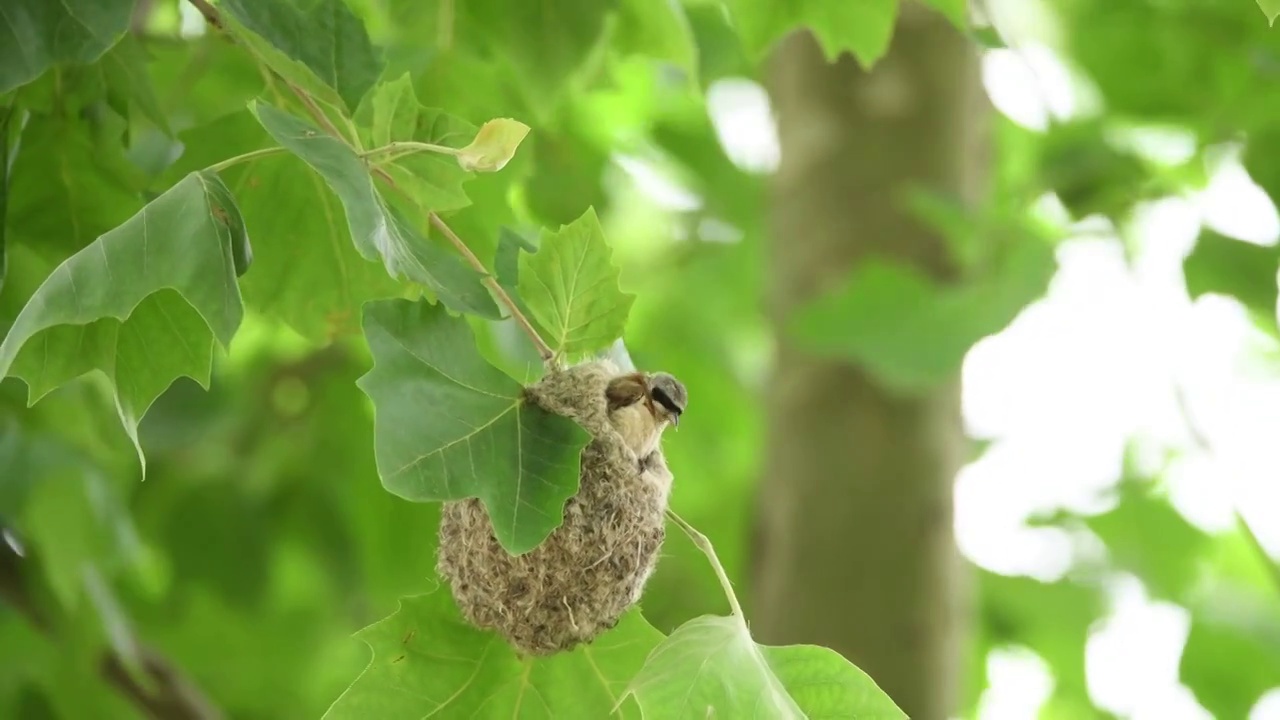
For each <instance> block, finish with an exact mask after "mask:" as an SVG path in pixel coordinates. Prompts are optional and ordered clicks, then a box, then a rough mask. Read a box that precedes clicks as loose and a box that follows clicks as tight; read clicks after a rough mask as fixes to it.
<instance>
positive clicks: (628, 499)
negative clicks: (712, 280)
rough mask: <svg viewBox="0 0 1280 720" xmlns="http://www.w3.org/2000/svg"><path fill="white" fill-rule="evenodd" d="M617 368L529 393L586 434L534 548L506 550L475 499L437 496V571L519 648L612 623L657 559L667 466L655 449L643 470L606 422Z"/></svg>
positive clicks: (468, 612) (568, 639)
mask: <svg viewBox="0 0 1280 720" xmlns="http://www.w3.org/2000/svg"><path fill="white" fill-rule="evenodd" d="M618 374H619V371H618V369H617V368H616V367H615V366H614V365H613V364H612V363H610V362H608V361H605V360H599V361H593V362H588V363H583V364H580V365H576V366H574V367H571V368H569V369H567V370H563V371H553V372H551V373H549V374H548V375H547V376H546V377H544V378H543V379H542V380H540V381H539V382H538V383H536V384H534V385H532V386H530V387H529V388H528V389H527V391H526V392H527V394H528V399H529V401H530V402H532V403H534V404H536V405H538V406H539V407H542V408H544V409H546V410H548V411H550V412H553V413H556V414H558V415H564V416H568V417H570V418H572V419H573V420H575V421H577V422H578V423H579V424H580V425H582V427H584V428H585V429H586V430H587V431H588V432H590V433H591V435H592V437H593V440H592V441H591V443H590V444H589V445H587V447H586V449H585V450H583V452H582V460H581V485H580V487H579V490H578V494H577V495H575V496H574V497H572V498H570V499H569V500H568V502H567V503H566V504H565V508H564V523H563V524H562V525H561V526H560V527H558V528H556V530H555V531H554V532H552V533H551V535H550V536H549V537H548V538H547V539H546V540H545V541H544V542H543V543H542V544H541V545H539V546H538V547H537V548H535V549H534V550H532V551H530V552H527V553H525V554H523V555H519V556H512V555H511V554H509V553H508V552H507V551H506V550H504V549H503V548H502V546H501V545H499V544H498V541H497V539H495V537H494V533H493V526H492V525H491V524H490V521H489V515H488V513H487V512H486V511H485V509H484V505H483V504H481V502H480V501H479V500H478V499H474V498H472V499H468V500H460V501H454V502H446V503H444V507H443V512H442V516H441V521H440V548H439V554H438V556H437V562H436V568H437V571H438V572H439V573H440V576H441V577H443V578H444V579H445V580H446V581H448V582H449V584H450V585H451V587H452V589H453V597H454V599H455V600H456V601H457V604H458V607H459V608H460V609H461V610H462V614H463V616H464V617H466V618H467V620H468V621H470V622H471V623H472V624H474V625H476V626H477V627H480V628H484V629H492V630H496V631H497V632H499V633H500V634H502V635H503V636H504V637H506V638H507V640H508V641H509V642H510V643H511V645H512V646H513V647H515V648H516V649H517V650H518V651H520V652H522V653H524V654H528V655H549V654H552V653H555V652H559V651H562V650H569V649H571V648H573V647H575V646H577V645H579V644H581V643H587V642H590V641H592V640H593V639H595V638H596V637H597V636H598V635H600V634H601V633H602V632H604V631H606V630H608V629H610V628H612V627H613V626H614V625H616V624H617V622H618V619H619V617H621V615H622V614H623V613H624V612H626V610H627V609H628V608H630V607H631V606H632V605H634V604H635V603H636V601H638V600H639V599H640V595H641V592H642V591H643V589H644V584H645V582H646V581H647V580H648V579H649V576H650V575H651V574H652V573H653V569H654V565H655V564H656V562H657V559H658V552H659V550H660V549H661V547H662V541H663V538H664V536H665V528H664V512H665V511H666V503H667V494H668V491H669V489H670V485H671V473H670V471H669V470H668V469H667V465H666V461H665V459H664V458H663V457H662V452H661V450H660V449H659V450H658V451H657V452H655V453H654V455H653V456H651V457H650V458H649V460H648V461H647V462H646V463H645V464H644V467H643V469H641V467H640V464H639V463H638V462H637V460H636V457H635V455H634V453H632V452H631V451H630V450H629V449H628V448H627V447H626V446H625V444H624V443H623V440H622V437H621V435H619V434H618V432H617V431H616V430H615V429H614V428H613V427H612V426H611V425H610V422H609V419H608V418H609V415H608V412H607V408H606V405H605V387H606V385H607V384H608V382H609V380H610V379H611V378H613V377H615V376H616V375H618Z"/></svg>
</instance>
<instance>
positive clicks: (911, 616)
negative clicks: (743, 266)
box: [751, 3, 987, 720]
mask: <svg viewBox="0 0 1280 720" xmlns="http://www.w3.org/2000/svg"><path fill="white" fill-rule="evenodd" d="M767 82H768V87H769V92H770V95H771V98H772V101H773V106H774V111H775V113H776V116H777V121H778V130H779V136H780V142H781V148H782V159H781V164H780V167H779V169H778V172H777V175H776V177H775V179H774V181H773V185H772V198H771V203H772V218H771V223H772V228H771V230H772V243H771V252H770V261H771V264H770V270H771V273H772V277H771V287H770V290H769V293H770V298H769V308H768V310H769V313H770V315H771V322H772V323H773V325H774V329H775V330H776V332H777V338H778V343H779V346H778V351H777V357H776V364H775V368H776V369H775V370H774V374H773V378H772V382H770V383H769V389H768V395H767V398H766V399H765V403H766V414H767V417H768V418H769V429H768V448H767V451H766V459H765V476H764V478H763V481H762V488H761V494H760V508H759V517H758V524H757V531H758V534H757V538H756V539H757V542H758V547H757V554H756V565H755V567H754V577H753V583H754V592H753V603H752V605H753V608H752V613H751V614H752V629H753V630H754V631H755V633H756V635H757V638H758V639H759V640H760V641H761V642H766V643H770V644H782V643H818V644H822V645H827V646H829V647H832V648H834V649H835V650H837V651H838V652H840V653H841V654H843V655H844V656H845V657H847V658H848V659H849V660H851V661H852V662H854V663H855V664H857V665H858V666H859V667H861V668H862V669H863V670H865V671H866V672H867V673H869V674H870V675H871V676H872V677H873V678H874V679H875V680H876V682H877V683H878V684H879V685H880V686H881V687H882V688H883V689H884V690H885V691H886V692H888V693H889V694H890V695H891V696H892V697H893V698H894V700H895V701H897V703H898V705H899V706H900V707H901V708H902V709H903V710H904V711H905V712H906V713H907V714H908V715H909V716H910V717H911V718H913V720H942V719H944V718H947V717H950V716H952V715H953V714H954V713H957V712H959V710H960V708H959V707H958V703H959V695H960V689H961V677H960V668H961V666H962V660H963V653H964V651H965V642H966V639H967V636H966V632H965V626H966V622H965V618H966V616H967V608H968V599H967V598H968V591H967V588H966V582H965V573H964V570H963V564H962V562H961V559H960V557H959V555H958V553H957V550H956V547H955V542H954V536H953V534H952V480H953V478H954V476H955V473H956V472H957V470H958V469H959V468H960V466H961V464H962V463H963V462H964V458H965V441H964V435H963V428H962V424H961V418H960V406H959V398H960V392H959V390H960V386H959V378H958V377H956V378H955V379H954V380H953V381H952V382H950V383H949V384H947V385H946V386H945V387H942V388H938V389H936V390H935V391H933V392H931V393H929V394H928V395H926V396H921V397H902V396H898V395H895V394H893V393H891V392H888V391H887V390H885V389H883V388H882V387H881V386H880V385H878V384H877V383H876V381H875V380H874V378H872V377H870V376H869V375H868V374H867V373H865V372H864V371H863V370H861V369H860V368H859V367H857V366H856V365H854V364H851V363H847V362H842V361H835V360H830V359H824V358H819V357H814V356H811V355H809V354H807V353H805V352H804V351H802V350H801V349H799V348H797V347H795V346H794V345H793V344H791V343H790V342H789V341H788V336H787V333H786V324H787V321H788V318H789V317H790V316H791V314H792V312H793V310H795V309H796V307H797V306H799V305H801V304H803V303H805V302H806V301H808V300H810V299H812V298H813V297H814V296H815V295H816V294H817V293H819V292H821V291H823V290H825V289H827V288H830V287H831V286H832V284H833V283H836V282H838V281H840V280H841V279H843V278H845V277H847V275H848V273H849V272H850V270H851V269H852V268H853V267H854V266H855V265H856V264H857V263H858V262H860V261H862V260H864V259H866V258H868V257H869V256H872V255H877V256H889V257H892V258H895V259H897V260H900V261H903V262H907V263H911V264H913V265H915V266H916V267H918V268H921V269H923V270H925V271H926V272H928V273H930V274H931V275H932V276H934V277H937V278H940V279H945V278H949V277H951V275H952V273H953V268H952V267H951V265H950V263H949V261H948V258H947V253H946V251H945V247H944V245H943V241H942V239H941V238H940V237H938V236H937V235H936V234H935V233H933V232H932V231H930V230H929V229H928V228H926V227H924V226H923V225H922V224H921V223H920V222H918V221H916V220H914V219H913V218H912V217H910V216H909V214H908V213H907V211H906V210H905V209H904V206H903V205H902V203H901V201H900V197H901V196H900V193H901V192H902V191H904V190H905V189H906V186H907V184H908V183H918V184H921V185H923V186H925V187H928V188H930V189H933V190H936V191H940V192H944V193H949V194H952V195H959V196H961V197H962V198H964V199H966V200H967V201H972V200H974V199H975V198H976V197H977V196H978V195H979V194H980V193H981V191H982V187H981V186H982V180H983V177H984V174H985V168H986V166H987V161H986V158H985V155H986V143H985V142H984V140H985V138H984V135H985V131H986V129H987V128H986V125H985V122H984V119H985V118H986V117H987V105H986V99H985V95H984V94H983V91H982V87H981V83H980V80H979V73H978V55H977V51H976V49H975V48H974V46H973V45H972V44H971V43H970V42H969V41H968V40H967V39H966V38H964V37H963V36H962V35H961V34H960V33H958V32H957V31H956V30H955V29H954V28H952V27H951V26H950V25H948V24H947V23H946V21H945V20H944V19H943V18H942V17H941V16H939V15H937V14H936V13H932V12H929V11H924V10H921V9H919V8H917V7H915V6H914V5H911V4H910V3H904V5H903V8H902V14H901V18H900V20H899V23H898V27H897V29H896V31H895V36H894V40H893V44H892V47H891V48H890V52H889V54H888V55H887V56H886V57H885V58H884V59H883V60H882V61H881V62H880V63H879V64H878V65H877V66H876V67H875V68H874V69H873V71H872V72H870V73H866V72H864V71H862V70H861V69H860V68H859V67H858V65H857V64H856V62H855V61H854V60H853V59H852V58H851V57H849V56H848V55H845V56H843V57H842V58H841V59H840V60H839V61H838V62H836V63H835V64H833V65H828V64H827V63H826V62H825V61H824V59H823V57H822V54H821V51H820V50H819V48H818V45H817V43H816V42H815V40H814V39H813V37H812V36H811V35H810V34H808V33H807V32H804V33H796V34H794V35H792V36H791V37H789V38H787V39H786V40H785V41H784V42H783V43H782V44H781V45H780V46H779V48H778V49H777V51H776V53H775V55H774V57H773V58H772V59H771V61H770V67H769V72H768V80H767Z"/></svg>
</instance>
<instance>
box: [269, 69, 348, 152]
mask: <svg viewBox="0 0 1280 720" xmlns="http://www.w3.org/2000/svg"><path fill="white" fill-rule="evenodd" d="M284 84H285V85H288V86H289V89H290V90H292V91H293V94H294V95H297V96H298V100H300V101H302V104H303V105H304V106H306V108H307V112H309V113H311V117H313V118H315V119H316V122H318V123H320V126H321V127H323V128H324V130H325V132H327V133H329V134H330V135H332V136H334V137H336V138H338V139H339V140H342V141H343V142H346V141H347V140H346V137H345V136H343V134H342V133H341V132H339V131H338V126H336V125H334V124H333V121H332V120H330V119H329V116H328V115H325V114H324V110H321V109H320V106H319V105H317V104H316V101H315V98H313V97H311V95H310V93H308V92H307V91H306V90H303V89H302V88H300V87H298V86H297V85H294V84H293V83H291V82H289V81H288V80H287V79H286V80H285V81H284Z"/></svg>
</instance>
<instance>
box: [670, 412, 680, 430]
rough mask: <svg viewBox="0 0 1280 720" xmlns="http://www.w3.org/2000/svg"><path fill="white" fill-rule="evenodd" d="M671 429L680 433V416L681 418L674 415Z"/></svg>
mask: <svg viewBox="0 0 1280 720" xmlns="http://www.w3.org/2000/svg"><path fill="white" fill-rule="evenodd" d="M671 427H673V428H675V429H676V430H677V431H679V430H680V416H679V415H675V414H672V416H671Z"/></svg>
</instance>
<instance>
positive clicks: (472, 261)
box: [187, 0, 555, 364]
mask: <svg viewBox="0 0 1280 720" xmlns="http://www.w3.org/2000/svg"><path fill="white" fill-rule="evenodd" d="M187 1H188V2H190V3H191V4H192V5H193V6H195V8H196V9H197V10H199V11H200V14H201V15H203V16H204V19H205V20H206V21H207V22H208V23H209V24H210V25H212V26H213V27H215V28H217V29H219V30H223V31H225V30H226V23H224V22H223V20H222V16H221V15H219V14H218V10H217V9H216V8H214V7H213V6H212V5H210V4H209V3H208V0H187ZM274 74H275V75H276V76H277V77H279V74H278V73H274ZM280 79H281V80H282V81H283V82H284V83H285V85H287V86H288V87H289V89H290V90H292V91H293V94H294V95H296V96H298V100H299V101H301V102H302V104H303V106H304V107H305V108H306V109H307V112H308V113H309V114H310V115H311V117H312V118H313V119H314V120H315V121H316V122H317V123H319V124H320V126H321V127H322V128H324V131H325V132H327V133H328V134H329V135H331V136H333V137H335V138H337V139H339V140H341V141H343V142H344V143H347V139H346V138H344V137H343V136H342V133H341V132H339V131H338V128H337V127H336V126H335V125H334V124H333V122H332V121H331V120H329V116H328V115H325V113H324V111H323V110H321V109H320V106H319V105H317V104H316V101H315V98H313V97H311V95H310V94H308V93H307V91H306V90H304V89H302V88H300V87H298V86H297V85H295V84H293V83H292V82H289V80H288V79H286V78H283V77H282V78H280ZM348 144H349V143H348ZM369 169H370V171H371V172H372V173H373V174H374V175H376V176H378V177H379V178H381V179H382V181H383V182H385V183H386V184H387V185H388V186H389V187H391V188H392V189H394V190H396V191H397V192H400V193H401V194H402V195H405V196H406V197H408V195H407V193H405V192H404V190H403V189H401V188H400V186H399V185H397V184H396V181H395V178H393V177H391V175H389V174H388V173H387V172H386V171H385V170H383V169H382V168H378V167H370V168H369ZM427 217H428V219H429V220H430V222H431V226H432V227H434V228H435V229H436V230H437V231H439V232H440V234H442V235H444V236H445V238H446V239H448V240H449V242H450V243H452V244H453V247H454V248H455V249H456V250H457V251H458V252H459V253H461V254H462V257H464V258H465V259H466V261H467V263H468V264H469V265H471V267H472V268H474V269H475V270H476V271H478V272H480V273H481V274H483V275H484V280H483V281H482V282H483V283H484V285H485V287H487V288H489V290H490V291H492V292H493V294H494V295H495V296H496V297H497V298H498V301H499V302H501V303H502V304H503V305H505V306H506V307H507V311H508V312H509V313H511V317H512V319H514V320H515V321H516V324H517V325H519V326H520V329H521V330H523V331H524V333H525V334H526V335H528V336H529V340H530V342H532V343H533V346H534V347H535V348H537V350H538V355H540V356H541V357H542V361H543V363H546V364H550V363H552V362H553V361H554V360H555V352H554V351H553V350H552V349H551V347H550V346H549V345H547V341H546V340H543V339H542V336H541V335H539V334H538V331H537V330H536V329H534V327H533V324H532V323H530V322H529V319H528V318H526V317H525V316H524V313H522V312H520V308H519V307H517V306H516V304H515V301H514V300H512V299H511V296H510V295H508V294H507V291H506V290H505V289H503V287H502V286H501V285H499V284H498V281H497V279H496V278H494V277H493V274H492V273H490V272H489V270H488V268H486V267H485V266H484V263H483V262H481V261H480V258H478V257H476V254H475V253H473V252H471V248H469V247H467V244H466V243H464V242H463V241H462V238H460V237H458V234H457V233H455V232H454V231H453V230H452V228H450V227H449V226H448V225H446V224H445V222H444V220H442V219H441V218H440V216H439V215H437V214H435V213H434V212H428V213H427Z"/></svg>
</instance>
